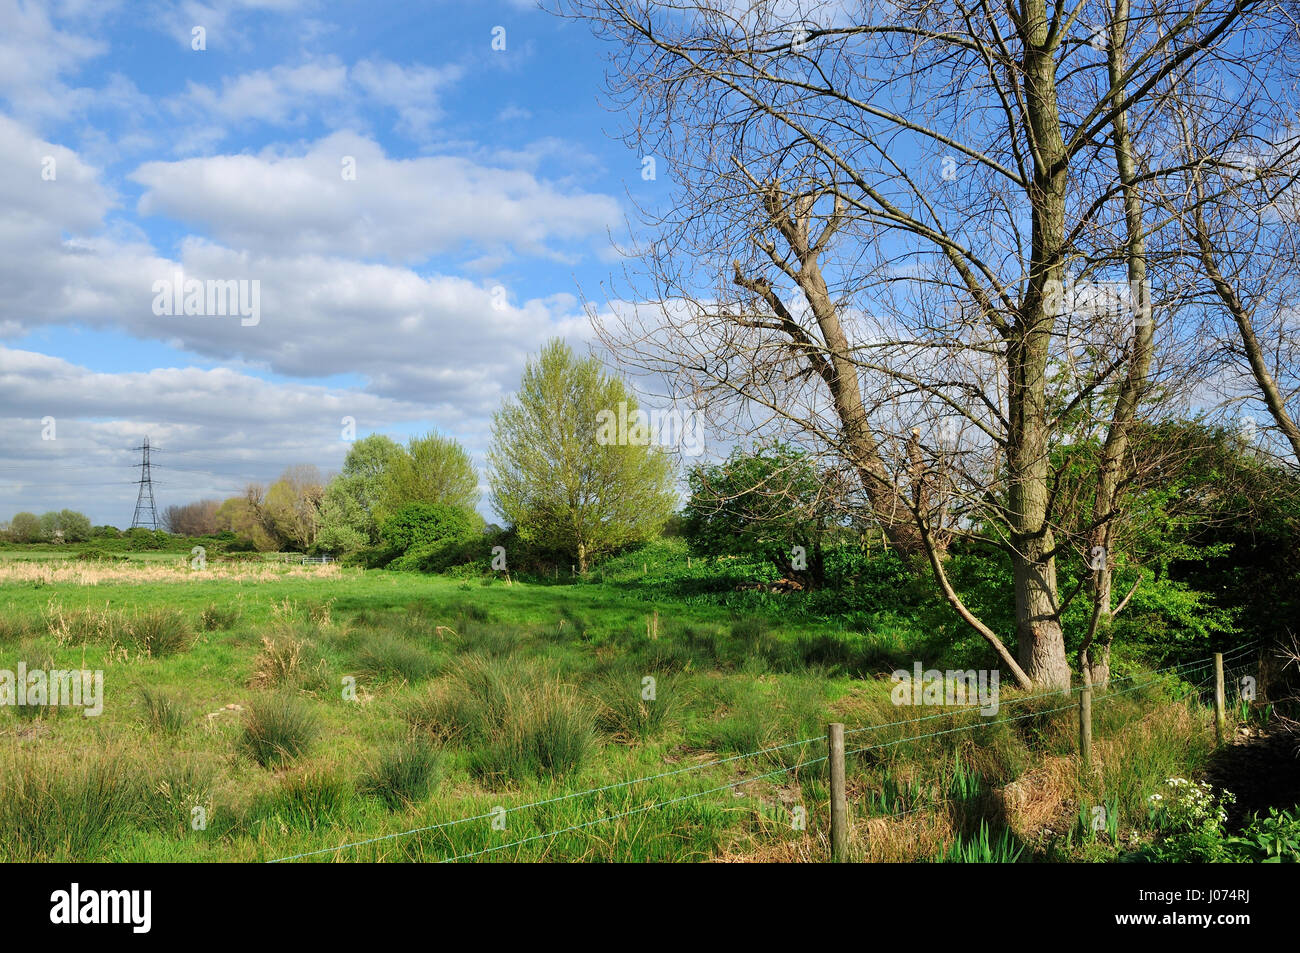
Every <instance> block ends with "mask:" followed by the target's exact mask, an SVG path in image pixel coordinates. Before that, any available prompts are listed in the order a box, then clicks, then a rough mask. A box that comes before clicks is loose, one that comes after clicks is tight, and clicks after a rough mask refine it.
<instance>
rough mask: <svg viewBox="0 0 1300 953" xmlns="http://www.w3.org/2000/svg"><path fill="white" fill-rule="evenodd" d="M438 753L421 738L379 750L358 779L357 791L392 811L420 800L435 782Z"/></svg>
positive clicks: (439, 767)
mask: <svg viewBox="0 0 1300 953" xmlns="http://www.w3.org/2000/svg"><path fill="white" fill-rule="evenodd" d="M441 767H442V759H441V755H440V752H439V751H438V749H437V748H436V747H435V746H434V745H433V743H432V742H431V741H430V740H429V739H428V738H427V737H426V736H423V735H416V736H415V737H413V738H411V739H409V740H407V741H403V742H400V743H397V744H393V745H390V746H388V747H386V748H383V749H381V750H380V752H379V754H378V756H377V757H376V758H375V760H374V761H373V762H372V763H371V764H370V766H369V767H368V768H367V769H366V773H365V775H364V776H363V777H362V779H361V785H360V787H361V792H362V793H363V794H368V795H370V796H372V797H377V798H379V800H381V801H383V802H384V804H385V805H386V806H387V807H388V809H389V810H390V811H396V810H399V809H400V808H403V807H406V806H407V805H409V804H414V803H416V802H418V801H422V800H424V798H425V797H426V796H428V794H429V791H430V790H431V789H432V788H433V787H434V785H435V784H437V783H438V776H439V773H440V771H441Z"/></svg>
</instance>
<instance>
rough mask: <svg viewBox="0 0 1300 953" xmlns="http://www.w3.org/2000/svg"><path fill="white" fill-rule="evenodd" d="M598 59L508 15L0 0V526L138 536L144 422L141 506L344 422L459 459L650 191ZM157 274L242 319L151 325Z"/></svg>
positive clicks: (526, 7) (584, 45)
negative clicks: (126, 528) (190, 285)
mask: <svg viewBox="0 0 1300 953" xmlns="http://www.w3.org/2000/svg"><path fill="white" fill-rule="evenodd" d="M196 27H198V28H202V31H203V32H202V41H203V45H204V46H205V47H206V48H205V49H201V50H196V49H194V48H193V47H194V45H195V36H196V34H195V28H196ZM502 30H503V31H504V46H505V49H504V50H500V49H494V48H493V40H494V37H496V38H498V45H500V37H501V36H502V32H501V31H502ZM605 53H606V50H604V49H603V48H602V46H601V45H600V43H599V42H598V41H597V40H596V39H595V38H593V37H592V35H591V34H590V32H589V31H588V29H587V27H586V26H584V25H583V24H581V23H575V22H569V21H565V20H562V19H559V18H556V17H553V16H551V15H549V14H546V13H544V12H541V11H538V10H536V9H534V4H533V3H531V2H508V0H476V2H472V3H463V2H462V3H453V2H440V0H426V2H420V3H384V2H373V0H371V2H366V3H359V2H356V3H354V2H342V3H324V2H311V0H207V2H203V3H197V2H179V3H154V2H133V3H127V2H111V0H96V2H89V0H63V2H59V0H50V2H47V3H23V2H16V0H0V164H2V165H3V168H4V174H3V176H0V246H2V247H0V302H3V303H2V304H0V446H3V448H4V452H3V454H0V520H4V519H7V518H9V517H10V516H12V514H13V513H14V512H17V511H18V510H22V509H29V510H33V511H36V512H42V511H44V510H46V509H51V508H61V507H64V506H69V507H72V508H75V509H81V510H83V511H85V512H86V513H87V514H88V515H90V516H91V518H92V519H93V520H94V521H95V522H96V523H101V522H110V523H114V524H117V525H125V524H127V523H129V521H130V518H131V511H132V508H133V504H134V500H135V488H134V487H133V486H132V485H130V483H129V481H130V480H131V479H133V472H134V471H133V470H132V469H131V464H132V463H134V462H136V461H137V457H136V455H134V454H132V453H131V452H130V451H129V449H128V448H130V447H133V446H135V445H137V444H138V443H139V442H140V440H141V438H143V437H144V436H145V435H146V434H147V435H149V436H150V438H151V439H152V441H153V443H154V444H156V445H158V446H160V447H162V448H163V452H162V453H160V454H159V455H158V458H157V459H158V462H159V464H160V467H159V469H158V471H157V474H156V476H157V479H158V481H159V484H160V485H159V487H158V493H157V496H158V501H159V505H160V507H161V506H165V505H168V504H171V503H183V502H188V501H190V500H193V499H197V498H201V497H211V496H217V497H224V496H228V495H232V494H234V493H237V492H239V490H240V487H241V486H242V485H243V484H244V483H246V482H248V481H249V480H259V481H264V482H265V481H269V480H271V479H274V477H275V476H276V475H277V474H278V473H279V472H280V471H281V470H282V469H283V468H284V467H285V466H287V465H290V464H295V463H314V464H316V465H318V466H320V467H321V468H322V469H323V470H326V471H328V470H330V469H331V468H335V467H337V466H338V464H339V463H340V462H341V460H342V458H343V455H344V453H345V452H346V449H347V446H348V444H347V442H346V441H345V440H344V439H342V421H343V419H344V418H345V417H351V418H354V419H355V420H356V429H357V434H358V436H360V435H364V434H365V433H368V432H371V431H382V432H386V433H390V434H393V435H395V436H399V437H401V436H404V435H408V434H412V433H418V432H423V431H426V430H431V429H436V430H438V431H440V432H443V433H447V434H451V435H453V436H455V437H457V438H458V439H460V440H461V441H462V442H463V443H464V444H465V445H466V447H467V448H468V449H469V450H470V451H471V453H472V454H474V455H475V457H476V458H477V459H479V460H481V459H482V456H483V453H484V451H485V449H486V444H487V439H488V431H487V422H488V419H489V418H490V415H491V412H492V410H493V409H495V407H496V406H497V405H498V404H499V402H500V401H501V399H502V398H503V397H504V396H505V395H506V394H508V393H509V392H510V391H511V390H512V389H513V388H514V387H515V386H516V384H517V381H518V377H519V372H520V370H521V369H522V366H523V362H524V360H525V358H526V357H527V356H528V355H529V354H531V353H534V352H535V351H536V350H537V349H538V348H539V347H540V345H541V344H542V342H543V341H545V340H546V338H548V337H551V336H555V335H559V336H562V337H565V338H566V339H568V340H570V341H571V342H572V343H573V344H575V345H576V346H577V347H579V348H580V349H583V348H585V346H586V344H585V342H586V341H587V339H588V338H589V336H590V329H589V326H588V321H587V319H586V316H585V314H584V312H583V308H582V304H581V300H580V294H581V293H583V292H585V293H586V294H587V295H588V296H590V297H592V298H593V299H594V300H596V301H597V302H600V301H601V298H600V295H601V282H602V279H604V278H606V277H607V276H608V275H609V274H610V273H611V271H613V270H615V269H616V267H617V259H616V256H615V254H614V251H613V248H612V246H611V235H612V236H613V238H614V239H616V240H618V239H621V238H623V237H624V229H625V216H626V215H628V214H630V213H631V211H632V208H631V202H632V201H634V200H635V201H639V202H643V203H648V204H651V205H653V204H654V202H655V201H656V196H657V195H658V193H659V190H661V189H663V188H664V187H665V186H666V185H667V184H668V182H669V179H670V176H669V174H668V173H669V170H668V169H667V168H666V166H664V165H663V164H662V162H661V163H660V166H659V169H658V178H657V179H656V180H654V181H645V180H643V179H642V175H641V171H642V166H641V157H640V156H639V155H635V154H633V153H632V152H630V151H629V150H628V148H627V147H625V146H624V145H623V144H622V143H621V142H620V141H618V140H617V138H616V136H615V135H614V134H615V133H617V132H618V131H620V129H621V125H622V124H623V123H624V122H625V119H624V117H622V116H620V115H618V114H616V113H611V112H610V111H609V110H607V109H606V108H604V107H603V106H602V105H601V103H600V102H599V95H600V87H601V78H602V75H603V70H604V55H605ZM345 169H351V170H355V176H353V177H350V178H349V177H348V176H347V174H346V173H345ZM179 275H183V279H184V280H186V281H189V280H191V279H193V280H197V281H199V282H214V281H216V282H226V281H235V282H246V283H251V282H254V281H256V282H257V283H258V288H259V301H260V306H259V312H258V315H257V321H256V323H255V324H254V323H247V322H244V321H241V319H240V316H239V315H237V314H207V313H205V314H190V315H172V314H165V313H163V314H159V313H156V311H157V310H158V309H157V308H156V307H155V297H156V296H155V291H156V285H155V283H156V282H159V281H171V280H172V278H173V276H179ZM250 286H251V284H249V285H246V287H250ZM51 438H52V439H51ZM169 463H170V464H171V466H170V468H169V466H168V464H169Z"/></svg>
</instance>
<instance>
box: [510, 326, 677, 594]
mask: <svg viewBox="0 0 1300 953" xmlns="http://www.w3.org/2000/svg"><path fill="white" fill-rule="evenodd" d="M654 437H655V435H654V434H653V433H652V432H651V431H650V428H649V420H648V417H645V416H644V415H642V414H641V413H639V407H638V405H637V401H636V398H635V397H634V396H633V395H632V394H631V393H630V392H629V391H628V389H627V388H626V387H625V386H624V384H623V382H622V381H621V380H619V379H618V378H617V377H614V376H612V375H609V374H607V373H605V371H604V370H603V368H602V366H601V363H600V361H598V360H597V359H596V358H594V357H588V358H582V359H580V358H578V357H577V356H576V355H575V354H574V353H573V351H572V350H571V349H570V348H569V347H568V346H567V345H566V344H564V342H563V341H560V340H553V341H550V342H549V343H547V345H546V346H545V347H543V348H542V352H541V354H540V355H539V356H538V357H537V358H536V359H535V360H530V361H529V362H528V364H527V365H526V367H525V368H524V375H523V380H522V382H521V384H520V387H519V393H518V394H517V395H516V396H515V397H514V398H513V399H511V400H509V401H507V402H506V404H505V406H503V407H502V408H501V410H499V411H497V413H496V414H495V415H494V416H493V419H492V446H491V449H490V450H489V451H488V465H489V467H490V471H489V476H488V482H489V485H490V486H491V490H492V504H493V506H495V507H496V509H497V511H498V512H499V513H501V515H502V516H504V517H505V518H506V519H507V520H508V521H509V522H510V523H511V525H513V526H514V527H515V529H516V530H517V531H518V533H519V537H520V538H521V539H523V540H524V541H526V542H529V543H533V544H536V545H538V546H540V547H543V548H545V549H549V550H553V551H558V552H563V553H566V554H568V555H569V556H571V557H572V558H573V560H574V562H575V563H576V564H577V566H578V569H579V571H580V572H586V571H587V568H588V566H589V565H590V563H591V560H592V559H594V558H596V557H598V556H600V555H602V554H604V553H608V552H609V551H611V550H613V549H616V548H618V547H620V546H626V545H628V544H631V543H636V542H640V541H643V540H646V539H648V538H650V537H652V536H654V535H655V534H657V533H658V532H659V530H661V529H662V528H663V525H664V523H665V522H667V520H668V517H669V516H670V515H671V514H672V512H673V509H674V506H675V504H676V494H675V492H674V490H673V467H672V462H671V461H670V459H669V458H668V456H667V454H666V452H665V451H664V450H663V449H662V448H661V447H659V446H657V445H656V444H655V443H654Z"/></svg>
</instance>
